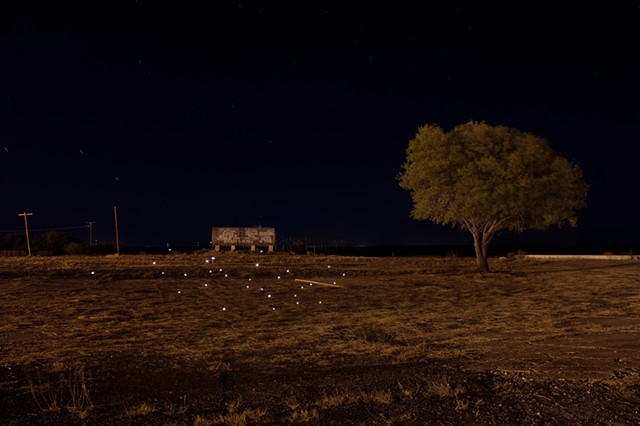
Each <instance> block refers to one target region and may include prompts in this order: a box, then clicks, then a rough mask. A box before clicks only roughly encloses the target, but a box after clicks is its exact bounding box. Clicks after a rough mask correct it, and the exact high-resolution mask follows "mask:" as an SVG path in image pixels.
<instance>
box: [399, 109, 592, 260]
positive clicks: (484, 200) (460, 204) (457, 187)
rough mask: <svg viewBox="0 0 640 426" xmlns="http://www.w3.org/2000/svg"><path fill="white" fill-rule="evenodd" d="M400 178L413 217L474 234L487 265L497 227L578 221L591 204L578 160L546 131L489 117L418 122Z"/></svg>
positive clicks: (534, 226) (478, 252)
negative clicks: (561, 151) (556, 146)
mask: <svg viewBox="0 0 640 426" xmlns="http://www.w3.org/2000/svg"><path fill="white" fill-rule="evenodd" d="M398 179H399V181H400V186H401V187H402V188H404V189H406V190H408V191H409V192H410V193H411V197H412V200H413V211H412V213H411V215H412V217H413V218H415V219H419V220H430V221H433V222H435V223H438V224H443V225H453V226H459V227H461V228H464V229H467V230H469V231H470V232H471V233H472V234H473V237H474V243H475V246H476V254H477V256H478V266H479V268H480V270H482V271H488V264H487V262H486V254H487V251H486V249H487V248H488V245H489V243H490V241H491V239H492V238H493V236H494V235H495V233H496V232H498V231H500V230H502V229H511V230H517V231H522V230H524V229H527V228H536V229H544V228H546V227H548V226H549V225H554V224H558V225H560V224H563V223H568V224H570V225H572V226H575V225H576V211H577V210H578V209H580V208H582V207H584V206H585V205H586V204H585V201H586V193H587V185H586V183H585V182H584V179H583V175H582V170H581V169H580V167H579V166H578V165H577V164H573V163H571V162H569V161H568V160H567V159H565V158H564V157H562V156H560V155H558V154H557V153H555V152H554V151H553V150H552V149H551V147H550V146H549V143H548V142H547V140H546V139H544V138H542V137H540V136H536V135H533V134H531V133H526V132H522V131H520V130H517V129H514V128H510V127H505V126H491V125H489V124H486V123H484V122H476V121H471V122H468V123H466V124H461V125H459V126H457V127H455V128H454V129H452V130H451V131H449V132H445V131H443V130H442V128H440V127H439V126H437V125H426V126H423V127H420V128H419V129H418V132H417V134H416V136H415V137H414V138H413V139H412V140H411V141H410V142H409V146H408V148H407V156H406V162H405V163H404V165H403V172H402V173H401V174H400V175H399V176H398ZM483 248H484V250H483Z"/></svg>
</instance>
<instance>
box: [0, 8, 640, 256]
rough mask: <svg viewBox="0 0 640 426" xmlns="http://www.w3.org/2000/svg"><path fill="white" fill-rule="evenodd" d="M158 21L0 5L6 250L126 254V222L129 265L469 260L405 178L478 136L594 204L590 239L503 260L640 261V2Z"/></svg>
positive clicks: (200, 11)
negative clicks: (191, 252) (337, 241)
mask: <svg viewBox="0 0 640 426" xmlns="http://www.w3.org/2000/svg"><path fill="white" fill-rule="evenodd" d="M158 3H159V2H155V1H150V0H149V1H145V0H139V1H128V2H100V4H99V5H98V2H80V1H78V2H68V1H66V2H65V1H60V2H48V3H44V2H43V4H40V5H39V4H37V3H34V2H28V1H24V2H22V1H15V2H9V1H4V2H0V5H1V6H0V53H1V55H0V185H1V189H2V202H1V203H0V230H2V231H7V230H21V229H22V227H23V219H22V218H21V217H18V213H21V212H23V211H27V212H32V213H33V216H32V217H30V226H31V227H32V228H33V229H40V230H46V229H58V228H64V227H76V226H82V225H84V224H85V222H86V221H95V222H96V224H95V225H94V236H95V238H96V239H98V241H99V242H104V243H107V242H113V241H114V239H115V236H114V226H113V207H114V206H116V205H117V207H118V217H119V223H120V239H121V241H122V242H123V243H124V244H126V245H129V246H164V245H165V244H166V243H169V244H171V245H174V246H180V245H195V244H196V243H199V244H200V245H201V246H206V245H208V243H209V241H210V234H211V227H212V226H258V225H262V226H275V227H276V230H277V233H278V235H279V236H280V237H302V238H303V237H309V238H311V237H327V238H341V239H343V240H345V241H347V242H349V243H351V244H358V245H403V244H424V245H429V244H462V243H468V244H470V243H471V237H470V235H468V234H467V233H465V232H462V231H460V230H455V229H452V228H448V227H443V226H436V225H433V224H430V223H429V222H418V221H414V220H413V219H411V218H410V217H409V214H410V210H411V200H410V195H409V193H408V192H406V191H404V190H403V189H401V188H400V187H399V185H398V182H397V180H396V176H397V174H398V173H399V172H400V171H401V165H402V163H403V162H404V158H405V157H404V154H405V149H406V147H407V144H408V142H409V140H410V139H411V138H412V137H413V136H414V135H415V133H416V130H417V128H418V127H419V126H421V125H424V124H428V123H436V124H439V125H441V126H442V127H444V128H445V129H446V130H449V129H451V128H452V127H453V126H455V125H457V124H461V123H464V122H467V121H469V120H471V119H473V120H484V121H487V122H488V123H489V124H493V125H498V124H500V125H507V126H512V127H516V128H519V129H521V130H524V131H528V132H532V133H535V134H538V135H540V136H543V137H545V138H548V139H549V141H550V143H551V146H552V147H553V148H554V149H555V150H556V151H558V152H559V153H561V154H562V155H564V156H565V157H567V158H569V159H571V160H574V161H576V162H577V163H579V164H580V165H581V167H582V168H583V170H584V173H585V179H586V181H587V183H588V184H589V185H590V191H589V196H588V200H587V203H588V207H587V208H586V209H584V210H582V211H581V212H580V214H579V223H578V228H577V229H570V228H567V229H564V228H563V229H561V230H559V231H558V230H551V231H549V232H546V233H543V232H539V231H538V232H533V231H528V232H525V233H523V234H520V235H515V236H514V235H510V234H507V233H505V234H502V235H501V236H499V237H498V238H497V239H496V243H499V242H504V243H509V242H514V243H522V244H525V243H542V242H544V243H548V244H562V245H566V244H605V245H611V246H612V247H613V246H616V247H618V246H625V245H635V246H637V245H638V244H639V243H640V226H638V218H639V217H640V201H639V194H638V192H639V188H640V178H639V173H638V166H637V165H638V153H639V152H640V149H638V145H639V143H640V138H639V137H638V129H639V128H640V127H639V124H640V106H639V100H640V83H639V78H640V77H639V76H640V2H637V1H629V2H596V3H598V4H597V5H595V6H591V5H586V4H581V5H580V6H579V7H576V8H572V7H568V6H557V5H556V6H554V7H544V6H539V4H540V3H539V2H512V3H511V4H510V5H509V4H508V5H506V6H505V5H501V6H500V7H492V6H488V5H486V4H481V3H483V2H476V3H477V4H476V5H475V6H468V5H463V4H456V3H454V2H426V1H411V2H402V1H398V2H335V3H333V2H323V1H311V0H309V1H299V2H296V3H292V4H285V3H282V2H266V1H264V2H260V3H258V2H255V3H254V2H244V1H239V2H224V1H215V2H200V4H205V3H207V4H210V5H211V6H208V7H204V6H202V5H199V6H196V5H194V4H193V3H189V2H173V4H172V5H167V6H161V5H159V4H158ZM347 3H348V4H349V5H348V6H347V5H346V4H347ZM378 3H379V4H378ZM430 3H435V4H437V5H428V4H430ZM556 3H560V2H556ZM614 3H615V4H614ZM162 4H165V3H164V2H163V3H162ZM86 234H87V233H86V232H85V231H84V230H81V231H80V234H79V235H78V236H79V237H81V238H85V236H86Z"/></svg>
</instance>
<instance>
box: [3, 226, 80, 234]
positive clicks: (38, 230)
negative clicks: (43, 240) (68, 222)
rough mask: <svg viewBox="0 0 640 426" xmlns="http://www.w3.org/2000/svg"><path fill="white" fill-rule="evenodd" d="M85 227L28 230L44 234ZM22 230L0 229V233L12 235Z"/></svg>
mask: <svg viewBox="0 0 640 426" xmlns="http://www.w3.org/2000/svg"><path fill="white" fill-rule="evenodd" d="M86 228H88V226H87V225H84V226H68V227H66V228H41V229H29V231H31V232H46V231H71V230H73V229H86ZM23 231H24V229H0V232H4V233H13V232H23Z"/></svg>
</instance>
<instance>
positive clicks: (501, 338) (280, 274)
mask: <svg viewBox="0 0 640 426" xmlns="http://www.w3.org/2000/svg"><path fill="white" fill-rule="evenodd" d="M214 256H215V259H214V258H213V257H214ZM492 267H493V269H494V270H495V272H494V273H492V274H485V275H481V274H478V273H476V272H475V269H474V265H473V261H472V260H471V259H468V258H438V257H388V258H366V257H342V256H319V255H318V256H316V255H309V256H296V255H289V254H281V253H275V254H249V253H229V252H226V253H211V252H206V253H205V252H203V253H199V254H191V255H180V254H174V255H166V256H149V255H139V256H119V257H116V256H106V257H97V256H93V257H89V256H87V257H40V258H39V257H34V258H0V423H1V424H15V425H22V424H61V425H62V424H90V425H93V424H95V425H98V424H99V425H102V424H136V425H138V424H149V425H158V424H159V425H163V424H164V425H195V426H204V425H245V424H246V425H251V424H260V425H265V424H271V425H279V424H322V425H328V424H335V425H414V424H415V425H423V424H460V423H470V424H559V425H560V424H562V425H564V424H639V423H640V261H637V260H635V261H602V260H562V261H559V260H535V261H534V260H507V259H503V260H498V259H493V260H492Z"/></svg>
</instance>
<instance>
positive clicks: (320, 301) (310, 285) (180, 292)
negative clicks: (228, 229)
mask: <svg viewBox="0 0 640 426" xmlns="http://www.w3.org/2000/svg"><path fill="white" fill-rule="evenodd" d="M215 260H216V258H215V256H211V260H209V259H206V260H205V263H212V262H213V261H215ZM151 264H152V265H154V266H155V265H157V262H155V261H153V262H152V263H151ZM258 267H260V263H256V268H258ZM327 268H329V269H331V265H327ZM220 272H223V268H220ZM209 273H210V274H212V273H213V269H209ZM286 273H287V274H289V273H291V270H290V269H287V270H286ZM95 274H96V272H95V271H91V275H95ZM162 275H165V273H164V271H162ZM183 276H185V277H187V276H188V274H187V273H186V272H185V273H184V274H183ZM342 276H343V277H346V276H347V274H345V273H342ZM224 277H225V278H228V277H229V274H224ZM276 278H277V279H281V278H282V277H281V276H280V275H278V276H277V277H276ZM249 281H251V278H249ZM333 284H336V282H335V281H334V282H333ZM204 286H205V287H209V284H208V283H205V284H204ZM309 287H313V283H312V282H310V283H309ZM245 288H247V289H250V288H251V286H250V285H246V286H245ZM304 288H305V287H304V286H303V285H302V286H300V289H302V290H304ZM260 291H264V287H260ZM177 294H182V291H181V290H178V291H177ZM293 297H296V298H297V297H298V294H297V293H296V294H294V295H293ZM271 298H272V294H270V293H268V294H267V299H271ZM299 304H300V301H298V300H296V305H299ZM318 304H319V305H322V300H319V301H318ZM221 310H222V311H224V312H226V311H228V308H227V307H222V309H221ZM271 310H272V311H275V310H276V308H275V306H272V307H271Z"/></svg>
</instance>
